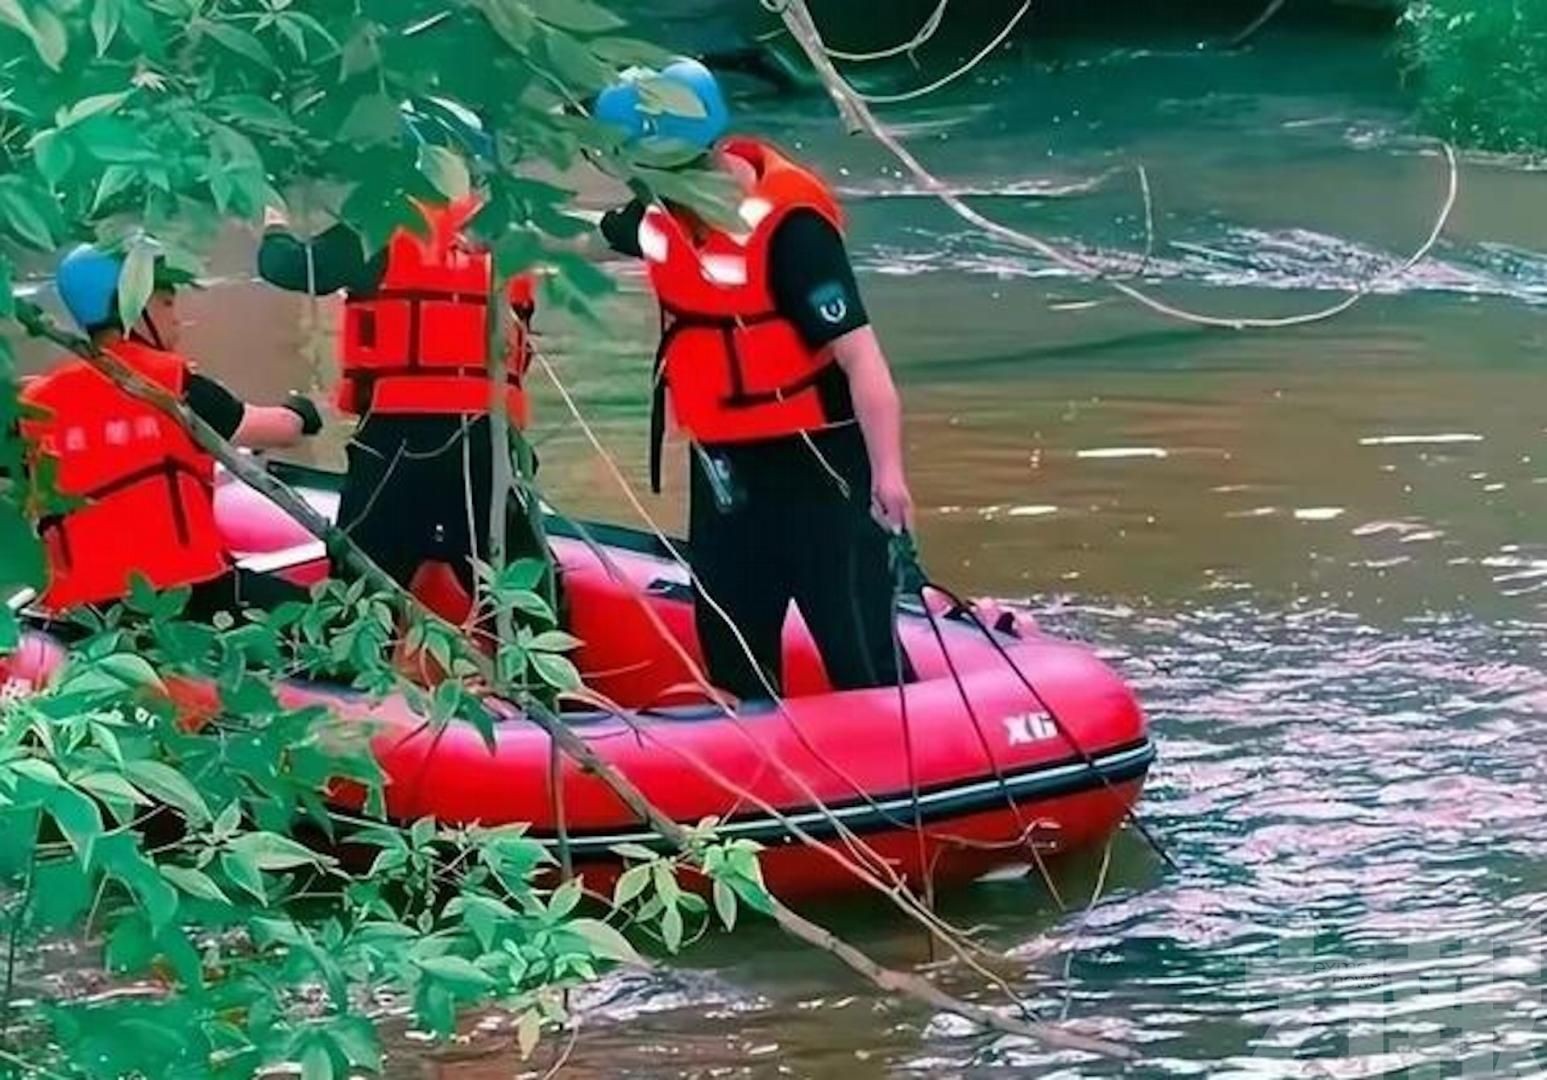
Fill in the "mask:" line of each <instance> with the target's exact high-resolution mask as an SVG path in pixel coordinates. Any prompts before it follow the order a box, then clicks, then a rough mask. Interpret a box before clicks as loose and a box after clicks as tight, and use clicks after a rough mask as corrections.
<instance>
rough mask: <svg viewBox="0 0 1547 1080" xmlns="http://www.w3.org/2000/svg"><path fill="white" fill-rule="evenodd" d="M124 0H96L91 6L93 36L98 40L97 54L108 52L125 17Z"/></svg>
mask: <svg viewBox="0 0 1547 1080" xmlns="http://www.w3.org/2000/svg"><path fill="white" fill-rule="evenodd" d="M123 11H124V0H96V2H95V3H94V4H92V7H91V36H92V37H93V38H95V39H96V42H97V55H98V56H101V55H102V54H103V53H105V52H107V49H108V46H109V45H111V44H112V43H113V38H114V36H115V35H117V33H118V24H119V22H120V21H121V20H122V19H123Z"/></svg>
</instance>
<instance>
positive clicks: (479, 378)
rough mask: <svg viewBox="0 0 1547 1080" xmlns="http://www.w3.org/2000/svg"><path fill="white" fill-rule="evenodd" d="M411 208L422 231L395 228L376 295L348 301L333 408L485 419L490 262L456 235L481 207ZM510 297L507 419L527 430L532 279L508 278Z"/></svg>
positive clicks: (468, 201) (466, 202)
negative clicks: (524, 387)
mask: <svg viewBox="0 0 1547 1080" xmlns="http://www.w3.org/2000/svg"><path fill="white" fill-rule="evenodd" d="M414 205H415V206H416V207H417V208H418V210H419V212H420V213H421V214H422V215H423V216H424V220H425V224H426V226H427V232H428V235H426V236H421V235H419V234H418V233H415V232H413V231H411V230H409V229H398V230H397V231H396V232H394V233H393V234H392V237H391V239H390V240H388V242H387V268H386V272H385V273H384V274H383V275H382V279H381V283H380V285H379V286H378V287H377V289H376V291H375V292H373V293H370V294H368V295H362V296H358V297H354V296H351V297H349V298H348V299H347V300H346V301H345V303H344V332H343V336H342V340H341V341H340V367H341V368H342V373H343V380H342V382H341V383H340V385H339V392H338V405H339V407H340V408H341V409H343V410H345V411H346V412H352V413H357V414H358V413H363V412H366V411H367V410H369V411H371V412H379V413H421V414H452V415H456V414H474V415H476V414H482V413H486V412H488V411H489V406H490V397H491V395H490V387H489V378H488V356H489V349H488V326H487V322H486V312H487V308H488V297H489V279H490V275H491V274H492V273H493V260H492V258H491V257H490V255H489V252H488V251H485V250H483V249H480V248H477V247H474V246H473V245H472V244H471V243H470V242H469V241H468V239H467V237H466V235H465V234H464V233H463V231H462V229H463V227H464V226H465V225H466V224H467V222H468V221H469V220H470V219H471V218H472V216H473V215H474V214H475V213H477V211H478V202H477V200H476V199H474V198H472V197H468V198H465V199H460V200H458V201H457V202H454V203H452V204H451V205H450V206H441V207H436V206H428V205H426V204H424V203H421V202H419V201H418V200H414ZM507 298H508V299H509V301H510V304H511V306H512V307H513V308H514V309H515V314H516V334H515V340H514V346H513V348H512V350H511V353H510V355H509V356H508V357H507V361H508V365H509V366H508V372H507V381H508V382H509V384H510V385H509V386H508V388H507V390H506V402H507V404H508V406H509V409H510V416H511V419H512V421H513V422H515V423H516V424H518V425H525V424H526V421H527V401H526V395H525V393H524V392H523V391H522V389H521V382H522V379H523V377H524V376H525V374H526V369H527V367H528V365H529V364H530V362H531V343H530V341H529V340H528V336H527V329H528V324H529V321H530V319H531V313H532V307H533V290H532V281H531V279H530V278H527V277H518V278H513V279H512V280H511V282H510V286H509V289H508V291H507Z"/></svg>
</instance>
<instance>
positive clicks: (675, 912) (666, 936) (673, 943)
mask: <svg viewBox="0 0 1547 1080" xmlns="http://www.w3.org/2000/svg"><path fill="white" fill-rule="evenodd" d="M682 932H683V926H682V911H681V910H680V909H679V908H677V907H674V906H671V905H668V906H667V908H666V911H665V913H663V914H662V915H661V941H662V942H664V943H665V945H666V950H667V951H668V952H672V953H675V952H676V951H677V950H678V949H680V948H682Z"/></svg>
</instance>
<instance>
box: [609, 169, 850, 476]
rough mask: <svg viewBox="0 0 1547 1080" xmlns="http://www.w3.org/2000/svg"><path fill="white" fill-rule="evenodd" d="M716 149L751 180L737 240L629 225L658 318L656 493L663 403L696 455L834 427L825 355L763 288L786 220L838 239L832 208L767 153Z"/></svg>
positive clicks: (687, 223)
mask: <svg viewBox="0 0 1547 1080" xmlns="http://www.w3.org/2000/svg"><path fill="white" fill-rule="evenodd" d="M720 149H721V151H722V152H723V153H727V154H734V155H736V156H737V157H740V158H742V159H744V160H745V161H747V162H748V163H749V164H750V165H751V166H752V167H753V168H754V169H755V170H756V172H757V181H756V183H755V184H753V186H752V188H751V190H750V191H748V192H746V193H745V194H744V195H743V197H742V200H741V203H740V205H739V206H738V207H737V211H738V214H739V216H740V217H741V219H742V221H744V222H745V223H746V225H747V228H748V231H747V232H746V233H742V234H736V235H733V234H731V233H729V232H726V231H723V230H721V229H718V228H714V227H711V226H708V225H705V224H703V223H699V222H695V221H694V220H693V219H691V218H689V217H687V216H686V215H684V214H680V213H678V212H667V211H666V210H664V209H662V208H661V207H659V206H651V207H649V208H648V209H646V211H645V214H644V217H643V219H642V220H641V221H640V224H639V246H640V250H641V252H642V253H643V254H644V257H645V260H646V264H647V266H648V268H649V274H650V284H651V286H652V287H653V288H654V289H655V293H656V296H657V297H658V298H659V300H660V302H661V310H662V312H663V319H662V325H663V333H662V337H661V345H660V349H659V351H658V352H657V353H656V408H655V412H654V415H653V417H652V425H651V428H652V430H651V436H652V444H651V461H650V473H651V483H652V484H653V485H654V487H655V489H656V490H657V491H658V490H660V443H661V437H662V436H663V434H664V427H665V421H664V410H663V408H662V406H663V404H664V402H663V400H662V399H663V398H664V397H665V396H667V395H669V397H670V400H671V407H672V414H673V416H674V417H675V419H676V422H677V424H678V426H679V427H681V428H682V429H683V430H684V431H685V432H686V433H687V434H688V435H689V436H690V437H691V438H693V439H695V440H697V441H698V442H701V443H736V442H750V441H754V440H759V439H773V438H780V437H783V436H788V435H795V434H798V433H800V432H804V431H813V430H816V429H818V428H823V427H828V426H830V425H831V424H833V423H834V422H836V421H837V420H839V419H842V418H837V417H832V416H829V415H828V413H827V409H826V406H825V405H824V400H825V399H824V395H823V393H822V386H823V383H824V382H827V381H828V380H830V379H832V378H835V377H840V378H841V372H839V371H838V369H837V367H836V365H835V364H834V363H833V358H832V354H831V351H830V350H827V349H822V350H816V351H813V350H812V349H810V348H808V347H807V346H806V344H805V342H804V341H803V340H802V339H801V336H800V332H799V331H798V330H797V329H796V328H795V325H794V324H793V323H791V322H790V321H789V320H788V319H786V318H784V317H783V316H782V315H780V314H779V312H778V311H777V309H776V307H775V304H774V297H773V293H772V291H771V287H770V281H769V246H770V243H771V241H772V239H773V236H774V233H775V231H777V229H778V228H779V226H780V224H782V223H783V222H784V220H785V218H787V217H788V216H789V215H790V214H792V213H794V212H795V211H797V210H812V211H815V212H816V213H818V214H820V215H822V217H824V218H825V219H827V221H828V222H830V223H831V224H832V225H833V226H834V227H835V228H841V227H842V215H841V213H840V211H839V209H838V203H837V201H836V199H834V197H833V195H832V192H831V191H829V190H828V188H827V185H825V184H824V183H822V181H821V180H820V179H818V178H817V177H816V176H815V175H813V174H812V173H810V172H808V171H806V170H805V169H803V168H801V167H800V166H798V165H796V164H794V163H793V162H791V161H790V160H789V159H787V158H785V157H784V156H783V155H782V154H780V153H779V152H778V151H777V150H775V149H774V148H773V147H771V146H769V145H768V144H767V143H764V142H761V141H759V140H756V139H742V138H737V139H730V140H727V141H726V142H724V143H722V144H721V146H720ZM695 231H696V233H697V236H696V237H695Z"/></svg>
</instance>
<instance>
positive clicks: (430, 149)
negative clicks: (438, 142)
mask: <svg viewBox="0 0 1547 1080" xmlns="http://www.w3.org/2000/svg"><path fill="white" fill-rule="evenodd" d="M419 171H420V172H422V173H424V175H425V176H426V177H427V178H428V179H429V181H430V183H432V184H434V185H435V190H436V191H438V192H440V193H441V194H442V195H444V196H446V198H448V199H461V198H465V197H466V196H467V193H468V192H469V191H471V190H472V187H473V183H472V179H471V177H469V175H468V172H467V163H466V162H465V161H463V160H462V157H461V155H460V154H458V153H456V152H455V151H453V150H448V149H446V148H445V147H444V146H431V145H425V146H421V147H420V148H419Z"/></svg>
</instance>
